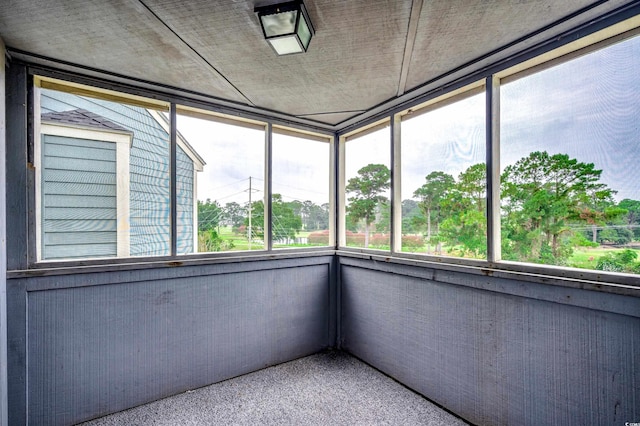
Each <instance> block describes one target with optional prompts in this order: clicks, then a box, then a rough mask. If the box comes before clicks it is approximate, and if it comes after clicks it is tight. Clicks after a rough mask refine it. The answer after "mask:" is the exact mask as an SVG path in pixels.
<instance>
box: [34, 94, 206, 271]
mask: <svg viewBox="0 0 640 426" xmlns="http://www.w3.org/2000/svg"><path fill="white" fill-rule="evenodd" d="M40 103H41V105H40V107H41V116H40V119H41V122H40V135H41V139H40V145H39V146H38V147H37V149H36V157H37V158H36V160H35V161H36V171H37V172H36V173H37V176H36V178H37V179H38V181H39V182H41V184H40V185H39V193H38V194H36V198H37V199H38V201H37V202H38V203H39V208H38V209H37V210H38V212H37V216H38V217H37V223H39V224H41V226H40V230H39V232H38V235H37V240H38V244H37V246H38V252H39V258H40V259H42V260H48V259H49V260H51V259H61V258H66V259H69V258H95V257H116V256H117V257H127V256H156V255H169V254H170V228H171V227H170V210H169V206H170V185H169V172H170V171H169V164H170V162H169V155H170V151H169V133H168V129H169V125H168V120H167V117H166V116H165V115H164V114H162V113H160V112H158V111H154V110H149V109H145V108H142V107H137V106H132V105H126V104H121V103H116V102H110V101H105V100H100V99H94V98H89V97H82V96H77V95H73V94H69V93H63V92H57V91H50V90H42V91H41V96H40ZM38 165H39V167H38ZM203 166H204V161H203V160H202V158H201V157H200V156H199V155H198V153H197V152H195V151H194V150H193V148H192V147H191V146H189V144H188V143H187V141H186V140H185V139H184V138H183V137H182V136H180V135H178V147H177V193H178V204H177V209H178V211H177V214H178V221H177V222H178V238H177V244H178V253H180V254H183V253H193V252H194V251H196V250H197V238H198V237H197V202H196V198H195V197H194V195H195V192H196V191H195V188H196V182H197V173H198V172H200V171H202V169H203Z"/></svg>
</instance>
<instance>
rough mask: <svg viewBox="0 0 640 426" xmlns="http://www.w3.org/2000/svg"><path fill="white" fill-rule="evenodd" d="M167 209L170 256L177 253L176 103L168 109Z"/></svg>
mask: <svg viewBox="0 0 640 426" xmlns="http://www.w3.org/2000/svg"><path fill="white" fill-rule="evenodd" d="M169 111H170V112H169V115H170V117H169V130H170V132H169V133H170V135H169V162H170V163H169V170H170V172H169V182H170V183H169V186H170V190H169V194H170V195H169V206H170V207H169V211H170V220H169V223H170V226H171V231H170V234H171V256H176V254H177V253H178V194H177V180H178V178H177V174H178V172H177V119H176V104H175V103H173V102H172V103H171V107H170V110H169Z"/></svg>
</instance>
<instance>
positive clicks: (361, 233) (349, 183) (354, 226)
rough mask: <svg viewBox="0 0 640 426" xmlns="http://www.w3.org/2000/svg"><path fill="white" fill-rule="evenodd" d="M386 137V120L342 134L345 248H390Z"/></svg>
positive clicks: (387, 137)
mask: <svg viewBox="0 0 640 426" xmlns="http://www.w3.org/2000/svg"><path fill="white" fill-rule="evenodd" d="M390 140H391V139H390V131H389V122H388V121H385V122H383V123H378V124H377V125H375V126H374V127H372V128H369V129H367V130H365V131H361V132H359V133H355V134H352V135H347V136H345V137H343V140H342V145H343V148H344V149H343V152H344V168H343V170H344V171H345V173H344V175H345V181H344V186H343V190H344V196H343V199H344V200H345V202H342V203H340V204H341V205H343V206H346V208H345V212H344V213H345V215H344V218H345V220H344V226H343V227H342V230H343V235H342V239H343V242H344V244H345V245H346V246H347V247H362V248H372V249H379V250H389V249H390V247H389V245H390V233H391V229H390V228H391V208H390V195H391V194H390V193H391V191H390V189H391V172H390V157H391V148H390V146H391V145H390Z"/></svg>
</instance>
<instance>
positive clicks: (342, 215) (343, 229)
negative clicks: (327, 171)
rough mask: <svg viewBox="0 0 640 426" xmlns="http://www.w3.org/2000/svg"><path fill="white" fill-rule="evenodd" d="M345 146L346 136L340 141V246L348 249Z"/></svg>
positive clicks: (340, 138)
mask: <svg viewBox="0 0 640 426" xmlns="http://www.w3.org/2000/svg"><path fill="white" fill-rule="evenodd" d="M345 144H346V138H345V137H344V136H340V137H339V140H338V194H337V195H338V206H337V212H338V229H337V230H336V232H338V234H337V235H338V246H339V247H346V246H347V228H346V224H347V218H346V215H347V208H346V203H347V197H346V190H345V187H346V184H347V182H346V179H345V173H346V171H345V155H344V154H345V151H346V150H345Z"/></svg>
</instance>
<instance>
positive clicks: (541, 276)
mask: <svg viewBox="0 0 640 426" xmlns="http://www.w3.org/2000/svg"><path fill="white" fill-rule="evenodd" d="M336 254H337V255H338V257H339V258H340V259H341V262H342V263H344V262H345V261H346V262H348V261H347V260H346V259H361V260H370V261H372V262H371V263H361V265H377V266H376V268H378V269H379V268H383V266H381V265H385V264H388V265H404V266H406V267H407V269H406V270H405V269H398V268H394V269H393V271H394V272H396V273H399V274H407V273H408V271H414V272H411V273H412V274H418V272H416V271H417V270H419V269H426V270H430V271H432V272H431V274H432V275H434V276H435V275H436V274H440V275H442V274H446V273H447V272H461V273H465V274H470V275H477V276H483V277H494V278H504V279H511V280H517V281H524V282H530V283H536V284H547V285H556V286H560V287H570V288H578V289H581V290H590V291H597V292H602V293H612V294H620V295H625V296H633V297H639V298H640V286H638V285H637V284H636V285H629V284H616V283H610V282H606V281H604V280H605V278H606V277H603V278H602V279H603V281H593V280H590V279H588V278H579V277H573V276H564V277H558V276H553V275H546V274H545V273H544V270H545V269H546V268H544V267H542V266H541V267H540V268H538V269H537V270H536V272H523V271H519V270H509V269H502V268H500V269H498V268H495V267H493V266H492V265H491V264H488V263H486V262H482V263H479V262H475V263H477V265H466V264H459V263H455V262H456V261H457V260H458V259H457V258H451V259H449V258H437V259H436V260H435V261H434V260H431V259H426V258H422V259H420V258H417V257H415V256H412V257H406V256H404V257H395V256H392V255H391V254H389V253H385V254H373V253H363V252H357V251H343V250H339V251H337V252H336ZM506 266H508V267H512V266H513V267H517V266H519V265H512V264H509V265H506ZM522 266H524V267H527V268H528V267H530V266H531V265H522ZM537 266H538V265H536V267H537ZM363 267H366V266H363ZM556 269H562V268H556ZM571 272H575V273H576V274H578V275H580V274H581V273H582V272H583V271H581V270H572V271H571ZM597 272H600V271H589V270H584V273H585V274H589V275H592V274H593V273H597ZM424 274H426V276H427V278H428V277H429V274H430V273H429V272H423V273H421V276H423V275H424ZM627 275H628V276H629V277H631V276H630V274H627ZM603 276H604V274H603ZM625 278H627V277H625ZM631 278H632V280H633V282H634V283H637V281H638V278H637V277H635V276H634V277H631ZM632 280H629V281H630V282H631V281H632Z"/></svg>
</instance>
